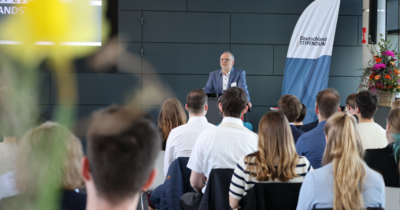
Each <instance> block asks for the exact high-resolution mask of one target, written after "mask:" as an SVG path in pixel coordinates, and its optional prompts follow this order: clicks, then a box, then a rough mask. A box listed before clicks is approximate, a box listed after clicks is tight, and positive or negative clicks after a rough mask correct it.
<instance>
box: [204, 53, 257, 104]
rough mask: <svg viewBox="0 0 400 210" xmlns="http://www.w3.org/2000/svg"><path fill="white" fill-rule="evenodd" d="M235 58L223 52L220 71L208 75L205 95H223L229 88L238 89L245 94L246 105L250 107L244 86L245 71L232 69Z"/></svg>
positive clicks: (248, 96) (247, 92)
mask: <svg viewBox="0 0 400 210" xmlns="http://www.w3.org/2000/svg"><path fill="white" fill-rule="evenodd" d="M233 64H235V57H234V56H233V54H232V53H231V52H224V53H222V55H221V58H220V65H221V69H220V70H216V71H213V72H211V73H210V77H209V78H208V81H207V84H206V86H205V87H204V88H203V89H204V91H206V93H223V92H224V91H226V90H227V89H228V88H230V87H240V88H242V89H243V90H244V91H245V92H246V94H247V101H248V102H247V104H248V105H249V107H250V108H251V107H252V104H251V102H250V95H249V91H248V90H247V85H246V71H244V70H242V69H238V68H233Z"/></svg>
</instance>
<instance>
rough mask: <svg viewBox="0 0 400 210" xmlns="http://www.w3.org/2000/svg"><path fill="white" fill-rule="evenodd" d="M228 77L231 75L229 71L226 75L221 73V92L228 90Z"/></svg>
mask: <svg viewBox="0 0 400 210" xmlns="http://www.w3.org/2000/svg"><path fill="white" fill-rule="evenodd" d="M229 75H231V71H229V72H228V73H227V74H226V75H225V74H224V73H222V91H225V90H226V89H228V83H229Z"/></svg>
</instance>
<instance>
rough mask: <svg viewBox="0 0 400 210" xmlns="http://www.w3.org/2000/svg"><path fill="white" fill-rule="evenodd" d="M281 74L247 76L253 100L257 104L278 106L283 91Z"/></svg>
mask: <svg viewBox="0 0 400 210" xmlns="http://www.w3.org/2000/svg"><path fill="white" fill-rule="evenodd" d="M282 82H283V77H281V76H247V86H248V90H249V94H250V97H251V102H252V104H253V105H255V106H276V105H277V103H278V100H279V98H280V97H281V92H282Z"/></svg>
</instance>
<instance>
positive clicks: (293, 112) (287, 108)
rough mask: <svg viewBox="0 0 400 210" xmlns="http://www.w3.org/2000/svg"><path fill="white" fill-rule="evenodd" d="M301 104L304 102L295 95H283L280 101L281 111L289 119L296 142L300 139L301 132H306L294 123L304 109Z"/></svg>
mask: <svg viewBox="0 0 400 210" xmlns="http://www.w3.org/2000/svg"><path fill="white" fill-rule="evenodd" d="M301 104H302V103H301V102H300V101H299V99H298V98H297V97H296V96H294V95H283V96H282V97H281V98H280V99H279V101H278V107H279V111H281V112H282V113H283V114H285V115H286V117H287V120H288V121H289V124H290V129H291V130H292V135H293V139H294V143H296V142H297V139H299V137H300V136H301V134H303V133H304V132H303V131H302V130H299V129H298V128H296V126H295V125H294V124H293V123H294V122H295V121H296V119H297V118H299V116H300V113H301V110H302V105H301Z"/></svg>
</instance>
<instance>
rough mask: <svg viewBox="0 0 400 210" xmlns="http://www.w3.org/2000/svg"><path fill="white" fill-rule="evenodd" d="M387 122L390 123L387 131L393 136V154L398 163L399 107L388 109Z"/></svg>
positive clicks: (399, 137) (399, 152) (399, 156)
mask: <svg viewBox="0 0 400 210" xmlns="http://www.w3.org/2000/svg"><path fill="white" fill-rule="evenodd" d="M388 123H389V125H390V128H389V132H390V133H391V135H392V136H393V138H394V145H393V155H394V158H395V160H396V161H397V163H399V164H400V108H396V109H392V110H391V111H390V113H389V117H388ZM399 172H400V167H399Z"/></svg>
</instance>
